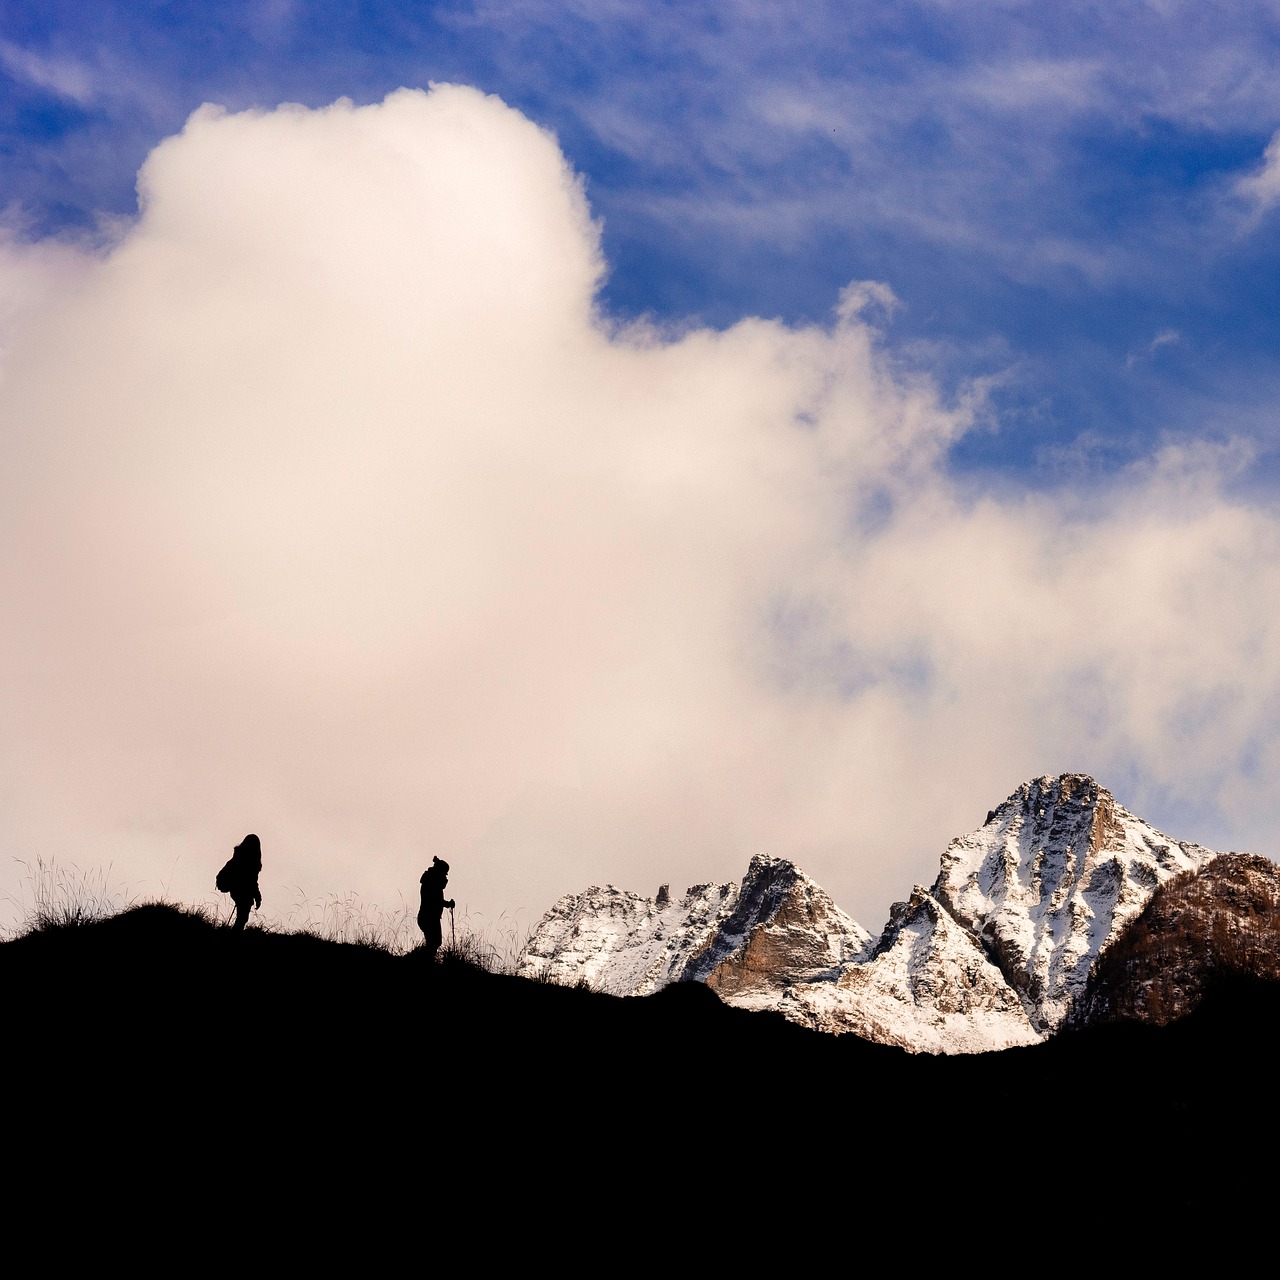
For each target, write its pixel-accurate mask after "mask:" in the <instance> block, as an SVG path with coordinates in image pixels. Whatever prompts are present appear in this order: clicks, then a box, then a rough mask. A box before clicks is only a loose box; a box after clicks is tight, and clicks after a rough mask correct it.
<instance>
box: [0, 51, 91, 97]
mask: <svg viewBox="0 0 1280 1280" xmlns="http://www.w3.org/2000/svg"><path fill="white" fill-rule="evenodd" d="M0 65H2V66H3V67H4V69H5V71H6V72H7V73H8V74H9V75H11V76H13V77H14V78H15V79H17V80H21V81H23V82H24V83H26V84H30V85H34V86H35V87H36V88H39V89H47V90H48V91H49V92H50V93H53V94H56V95H57V96H58V97H60V98H66V99H67V100H68V101H71V102H75V103H78V104H79V105H81V106H84V105H86V104H88V103H90V102H92V101H93V100H94V99H95V98H96V97H97V96H98V94H99V82H98V80H97V78H96V77H95V76H94V74H93V73H92V71H90V69H89V68H88V67H87V66H86V65H85V64H84V63H82V62H79V61H76V60H75V59H72V58H52V57H44V56H42V55H40V54H38V53H33V52H31V51H30V50H29V49H23V48H21V47H19V46H18V45H15V44H11V43H10V42H9V41H7V40H0Z"/></svg>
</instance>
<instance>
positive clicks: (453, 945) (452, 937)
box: [449, 907, 458, 956]
mask: <svg viewBox="0 0 1280 1280" xmlns="http://www.w3.org/2000/svg"><path fill="white" fill-rule="evenodd" d="M449 950H450V951H452V952H453V954H454V955H455V956H456V955H457V954H458V931H457V929H455V928H454V925H453V908H452V907H450V908H449Z"/></svg>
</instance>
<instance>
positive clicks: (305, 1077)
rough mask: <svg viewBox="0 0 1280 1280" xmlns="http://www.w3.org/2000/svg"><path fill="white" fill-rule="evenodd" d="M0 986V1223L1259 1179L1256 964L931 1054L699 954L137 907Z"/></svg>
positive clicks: (1142, 1189)
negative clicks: (1193, 990)
mask: <svg viewBox="0 0 1280 1280" xmlns="http://www.w3.org/2000/svg"><path fill="white" fill-rule="evenodd" d="M0 992H2V993H3V1001H4V1057H3V1062H4V1073H5V1084H6V1086H7V1087H6V1088H5V1091H4V1098H5V1100H6V1101H5V1107H6V1111H7V1114H6V1116H5V1119H4V1125H3V1153H4V1163H5V1166H6V1169H7V1170H8V1171H9V1173H10V1174H11V1175H12V1176H13V1177H14V1179H15V1180H16V1181H15V1187H16V1190H15V1192H14V1193H13V1194H12V1195H11V1196H10V1199H9V1201H8V1204H9V1206H10V1208H11V1210H12V1214H11V1223H21V1222H22V1221H23V1214H26V1213H35V1214H45V1213H47V1212H48V1211H49V1210H50V1207H51V1206H56V1205H62V1206H72V1205H85V1206H96V1207H98V1208H103V1209H104V1211H105V1207H106V1206H116V1208H115V1209H114V1211H113V1212H114V1213H115V1215H116V1216H115V1217H114V1218H113V1220H114V1221H117V1222H118V1221H120V1220H121V1219H120V1217H119V1214H120V1213H121V1212H124V1213H126V1214H127V1216H128V1219H129V1220H130V1221H133V1222H135V1223H146V1222H148V1221H151V1222H158V1221H165V1222H170V1223H174V1222H177V1221H185V1222H189V1221H190V1218H189V1216H188V1215H191V1214H193V1213H194V1214H195V1218H196V1220H197V1221H198V1222H201V1221H202V1222H203V1225H204V1227H205V1228H206V1229H207V1231H208V1233H209V1236H208V1238H209V1239H210V1241H214V1240H222V1239H225V1238H228V1237H229V1236H234V1235H235V1234H236V1232H237V1231H248V1230H250V1228H249V1227H247V1226H245V1225H244V1224H246V1223H250V1224H253V1226H252V1230H257V1229H258V1227H259V1226H260V1225H261V1223H262V1222H264V1221H268V1220H269V1221H272V1222H276V1223H278V1222H279V1221H280V1220H281V1218H282V1217H283V1219H284V1220H285V1221H288V1220H289V1214H291V1213H292V1214H294V1215H295V1217H294V1219H293V1220H294V1221H295V1222H297V1223H298V1224H300V1225H299V1230H302V1225H301V1224H306V1231H307V1234H308V1238H313V1237H314V1233H315V1231H316V1230H317V1229H318V1224H319V1226H323V1225H324V1224H325V1223H329V1224H330V1225H335V1227H336V1224H339V1223H341V1224H346V1225H345V1226H344V1228H343V1229H344V1230H346V1227H349V1226H350V1224H351V1223H352V1222H353V1221H358V1222H359V1223H361V1224H362V1225H361V1229H362V1230H364V1231H366V1232H371V1233H373V1234H374V1235H375V1236H376V1235H379V1234H380V1233H384V1232H386V1233H391V1235H393V1236H396V1238H397V1239H398V1240H399V1246H404V1245H405V1243H406V1241H405V1238H403V1236H402V1235H397V1234H396V1233H403V1232H404V1231H406V1230H411V1228H407V1227H406V1226H405V1224H404V1220H403V1216H404V1215H405V1214H410V1215H417V1216H418V1217H419V1218H421V1217H422V1215H424V1214H426V1215H428V1217H429V1216H430V1215H431V1214H432V1213H434V1212H436V1211H439V1212H442V1213H446V1214H448V1215H454V1214H456V1213H458V1212H462V1211H463V1210H462V1208H461V1206H462V1205H464V1204H466V1205H470V1206H471V1207H472V1209H474V1207H475V1206H476V1205H477V1204H481V1205H488V1206H490V1207H491V1208H492V1207H493V1206H495V1205H503V1206H508V1205H519V1206H521V1208H522V1210H524V1211H525V1212H526V1213H527V1214H528V1215H529V1216H531V1217H532V1218H534V1219H536V1220H539V1221H542V1222H543V1223H544V1225H545V1223H547V1222H549V1221H551V1220H552V1219H551V1217H549V1216H548V1215H549V1214H554V1220H555V1221H556V1222H557V1223H558V1224H560V1226H559V1228H558V1229H563V1223H564V1221H565V1219H566V1217H570V1218H571V1217H573V1216H574V1215H575V1214H576V1213H578V1212H579V1211H581V1212H582V1213H583V1214H585V1215H586V1219H587V1220H589V1221H592V1222H596V1221H599V1215H598V1212H596V1211H595V1210H591V1211H588V1206H592V1205H594V1206H597V1209H598V1207H599V1206H600V1205H607V1206H608V1207H609V1210H610V1212H611V1213H613V1214H617V1215H621V1216H622V1217H623V1218H629V1217H635V1218H637V1219H638V1220H643V1219H644V1218H645V1217H646V1215H649V1214H651V1213H653V1212H656V1211H658V1209H659V1207H660V1206H664V1205H665V1206H667V1209H668V1211H670V1212H677V1207H678V1212H679V1213H680V1214H686V1213H687V1212H688V1211H689V1208H690V1206H693V1205H699V1206H703V1208H704V1209H705V1210H706V1212H708V1213H710V1214H713V1216H714V1215H716V1214H720V1215H722V1214H725V1213H730V1214H733V1215H736V1216H737V1217H738V1218H739V1219H740V1220H741V1221H740V1222H739V1227H741V1225H742V1223H743V1222H746V1223H752V1222H757V1221H760V1220H763V1219H770V1220H774V1221H775V1222H776V1221H779V1220H786V1219H787V1215H788V1214H790V1215H795V1214H801V1215H803V1216H805V1217H810V1216H812V1215H813V1214H815V1213H816V1214H819V1215H832V1214H834V1215H835V1217H836V1218H837V1219H840V1220H841V1221H843V1220H844V1219H845V1218H848V1216H849V1215H850V1214H853V1215H854V1216H855V1217H857V1219H858V1221H859V1222H861V1223H862V1227H861V1228H860V1229H865V1228H866V1227H867V1226H868V1225H869V1223H870V1218H869V1217H868V1215H871V1216H872V1217H875V1216H876V1215H881V1214H884V1213H886V1212H896V1213H897V1214H899V1215H901V1214H906V1213H908V1210H910V1212H911V1213H916V1212H921V1213H923V1212H925V1210H926V1208H927V1211H928V1214H929V1215H932V1216H931V1217H930V1221H931V1222H932V1223H933V1226H934V1228H935V1229H939V1230H940V1229H941V1226H942V1222H943V1220H942V1219H939V1218H938V1217H937V1214H939V1213H942V1214H944V1215H945V1214H954V1213H956V1212H957V1211H958V1208H957V1206H960V1205H967V1206H969V1208H970V1210H972V1209H973V1207H974V1206H975V1205H979V1204H981V1205H986V1206H988V1207H987V1208H984V1209H983V1213H984V1214H985V1213H988V1212H990V1213H995V1214H996V1215H997V1217H999V1216H1001V1215H1004V1214H1007V1213H1015V1214H1023V1213H1025V1212H1027V1211H1030V1210H1031V1209H1032V1207H1033V1206H1039V1208H1038V1209H1036V1212H1042V1211H1047V1210H1046V1206H1047V1205H1059V1206H1065V1205H1066V1204H1068V1203H1072V1204H1074V1203H1077V1202H1078V1201H1079V1198H1080V1196H1081V1195H1082V1194H1085V1192H1086V1191H1087V1189H1088V1188H1091V1187H1092V1188H1094V1189H1095V1191H1096V1189H1097V1188H1100V1187H1102V1186H1104V1185H1109V1186H1117V1185H1122V1186H1125V1187H1126V1188H1127V1191H1126V1192H1125V1194H1126V1195H1128V1196H1130V1197H1135V1196H1136V1197H1139V1198H1140V1197H1142V1196H1144V1195H1150V1196H1158V1197H1159V1198H1160V1199H1161V1200H1162V1201H1163V1202H1166V1203H1167V1206H1168V1207H1169V1208H1170V1211H1174V1210H1175V1208H1176V1206H1177V1205H1179V1204H1192V1203H1203V1201H1204V1198H1205V1196H1206V1195H1207V1194H1210V1193H1213V1192H1215V1191H1221V1189H1222V1188H1223V1187H1224V1186H1226V1185H1235V1184H1237V1183H1239V1185H1241V1186H1254V1187H1256V1188H1257V1189H1258V1190H1259V1191H1262V1190H1263V1189H1264V1187H1265V1190H1266V1191H1267V1192H1268V1194H1269V1193H1270V1192H1271V1191H1273V1190H1274V1181H1275V1174H1274V1171H1273V1170H1274V1165H1275V1161H1276V1148H1275V1138H1276V1135H1277V1129H1278V1128H1280V1125H1278V1124H1277V1108H1276V1089H1275V1080H1276V1074H1275V1073H1276V1056H1275V1048H1276V1039H1277V1037H1276V1030H1277V1027H1278V1026H1280V1021H1278V1019H1280V984H1272V983H1261V982H1249V983H1243V982H1235V983H1232V984H1230V985H1219V986H1217V987H1215V988H1213V989H1212V990H1210V991H1209V992H1208V993H1207V996H1206V998H1205V1000H1204V1002H1203V1004H1202V1005H1201V1006H1200V1007H1199V1009H1198V1010H1197V1011H1196V1012H1195V1013H1194V1014H1192V1015H1191V1016H1189V1017H1187V1018H1185V1019H1183V1020H1181V1021H1178V1022H1175V1023H1172V1024H1171V1025H1169V1026H1167V1027H1160V1028H1157V1027H1151V1026H1142V1025H1135V1024H1118V1025H1110V1026H1104V1027H1097V1028H1094V1029H1092V1030H1085V1031H1079V1032H1069V1033H1064V1034H1062V1035H1061V1036H1059V1037H1058V1038H1057V1039H1055V1040H1053V1041H1051V1042H1050V1043H1048V1044H1045V1045H1043V1046H1037V1047H1034V1048H1028V1049H1014V1050H1008V1051H1005V1052H1003V1053H998V1054H986V1055H979V1056H973V1057H952V1058H932V1057H928V1056H912V1055H909V1054H907V1053H904V1052H902V1051H900V1050H897V1049H892V1048H886V1047H883V1046H878V1045H872V1044H868V1043H866V1042H863V1041H860V1040H857V1039H854V1038H852V1037H840V1038H835V1037H831V1036H825V1035H821V1034H818V1033H815V1032H810V1031H806V1030H803V1029H801V1028H799V1027H796V1026H793V1025H791V1024H789V1023H786V1022H784V1021H783V1020H782V1019H781V1018H779V1017H775V1016H773V1015H768V1014H758V1013H747V1012H744V1011H741V1010H736V1009H732V1008H730V1007H728V1006H726V1005H724V1004H722V1003H721V1002H720V1000H719V999H718V998H717V997H716V996H715V995H714V993H712V992H711V991H710V990H708V989H707V988H705V987H702V986H699V985H693V984H690V985H685V986H679V987H674V988H669V989H668V990H666V991H664V992H661V993H659V994H658V995H655V996H650V997H646V998H637V999H628V1000H623V999H618V998H615V997H611V996H604V995H599V994H595V993H592V992H589V991H586V990H578V989H569V988H564V987H555V986H549V985H545V984H541V983H535V982H530V981H527V980H525V979H520V978H515V977H511V976H508V975H502V974H493V973H487V972H484V971H483V970H481V969H478V968H475V967H473V966H470V965H467V964H465V963H463V962H461V961H458V960H450V959H449V958H447V957H446V958H445V959H443V960H442V962H440V963H437V964H429V963H425V962H424V957H423V956H422V955H421V954H411V955H408V956H394V955H391V954H389V953H387V952H385V951H381V950H378V949H375V948H367V947H360V946H353V945H349V944H339V943H334V942H326V941H322V940H320V939H317V938H314V937H309V936H303V935H282V934H272V933H265V932H260V931H256V930H252V929H251V930H248V931H247V932H245V933H243V934H236V933H233V932H231V931H230V930H227V929H225V928H218V927H216V926H214V925H213V924H211V923H210V922H209V921H207V920H206V919H204V918H202V917H200V916H199V915H195V914H191V913H187V912H183V911H180V910H177V909H174V908H172V907H166V906H146V907H140V908H135V909H133V910H131V911H128V912H126V913H124V914H122V915H119V916H116V917H114V918H111V919H107V920H102V921H99V922H97V923H92V924H84V925H79V926H68V927H62V928H52V929H46V930H44V931H41V932H38V933H33V934H30V935H28V936H26V937H23V938H20V939H17V940H15V941H11V942H8V943H5V944H3V945H0ZM1259 1157H1261V1158H1262V1160H1263V1162H1264V1168H1265V1170H1266V1172H1265V1174H1264V1175H1263V1178H1264V1182H1259V1181H1258V1180H1257V1177H1256V1176H1255V1175H1254V1174H1253V1173H1251V1172H1250V1170H1252V1169H1253V1168H1254V1167H1256V1163H1257V1160H1258V1159H1259ZM1089 1194H1090V1195H1092V1194H1094V1192H1092V1191H1091V1192H1089ZM930 1206H931V1207H930ZM1115 1208H1116V1211H1117V1212H1120V1208H1119V1206H1115ZM1054 1212H1055V1213H1056V1212H1060V1209H1055V1210H1054ZM1125 1212H1127V1210H1126V1211H1125ZM506 1213H507V1210H506V1209H505V1208H504V1209H503V1211H502V1214H506ZM502 1214H500V1215H499V1216H500V1221H499V1222H498V1223H497V1224H496V1225H494V1224H492V1223H488V1219H486V1223H487V1225H484V1226H482V1227H481V1228H480V1230H481V1232H482V1236H483V1239H484V1240H485V1241H487V1242H491V1243H493V1244H494V1245H495V1246H501V1245H503V1244H504V1243H505V1244H510V1243H511V1242H510V1240H509V1239H505V1238H504V1234H503V1233H504V1232H506V1231H509V1230H510V1229H511V1228H510V1222H511V1219H510V1218H509V1217H504V1216H502ZM780 1215H781V1217H780ZM70 1217H71V1219H72V1220H74V1221H80V1219H79V1218H78V1216H77V1215H76V1214H74V1213H73V1214H71V1215H70ZM717 1221H718V1219H717ZM876 1221H877V1222H879V1223H881V1225H883V1224H884V1223H885V1222H887V1221H888V1219H887V1218H883V1219H882V1218H879V1217H876ZM504 1224H505V1225H504ZM455 1225H456V1224H455ZM709 1225H710V1220H708V1227H709ZM451 1229H453V1228H451ZM584 1229H585V1228H584ZM638 1229H640V1228H639V1225H638V1223H637V1230H638ZM832 1229H835V1223H834V1221H833V1223H832ZM849 1229H852V1227H851V1226H850V1227H849ZM716 1230H720V1227H716ZM491 1232H492V1233H496V1234H492V1235H491V1234H490V1233H491Z"/></svg>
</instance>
